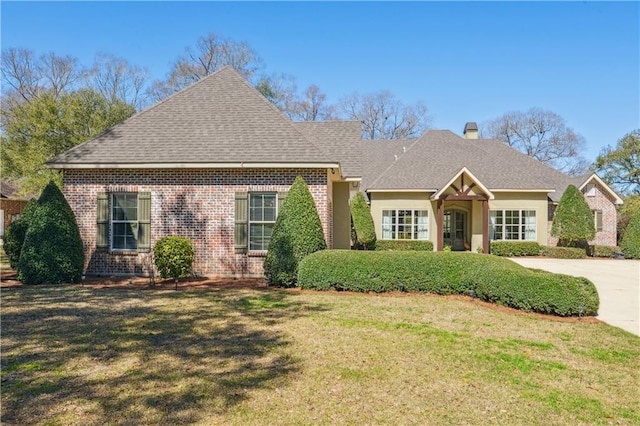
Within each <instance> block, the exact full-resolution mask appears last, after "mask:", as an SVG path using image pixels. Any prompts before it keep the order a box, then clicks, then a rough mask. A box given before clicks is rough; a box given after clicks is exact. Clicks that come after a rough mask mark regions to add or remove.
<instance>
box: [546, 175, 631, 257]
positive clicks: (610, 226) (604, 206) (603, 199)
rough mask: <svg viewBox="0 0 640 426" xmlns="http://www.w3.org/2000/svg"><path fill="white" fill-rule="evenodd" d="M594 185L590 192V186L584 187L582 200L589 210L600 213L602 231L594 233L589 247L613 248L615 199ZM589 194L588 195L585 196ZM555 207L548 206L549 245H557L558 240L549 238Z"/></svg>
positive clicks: (599, 186)
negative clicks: (594, 235)
mask: <svg viewBox="0 0 640 426" xmlns="http://www.w3.org/2000/svg"><path fill="white" fill-rule="evenodd" d="M592 182H593V183H594V190H593V191H592V192H589V191H590V185H586V186H585V187H584V188H583V189H582V193H583V194H584V196H585V197H584V199H585V200H586V201H587V204H588V205H589V208H590V209H591V210H601V211H602V231H600V232H597V233H596V237H595V239H593V241H589V244H590V245H602V246H615V245H616V242H617V240H616V238H617V237H616V232H617V227H618V212H617V210H616V201H615V199H614V198H613V197H612V196H611V195H610V194H609V193H608V192H607V191H606V190H605V189H604V188H603V187H602V186H601V185H600V184H598V183H596V182H595V181H592ZM588 192H589V194H590V195H587V193H588ZM556 207H557V206H555V205H551V204H550V205H549V227H548V230H549V231H548V232H549V245H550V246H555V245H558V239H557V238H555V237H552V236H551V225H552V222H553V215H554V213H555V210H556Z"/></svg>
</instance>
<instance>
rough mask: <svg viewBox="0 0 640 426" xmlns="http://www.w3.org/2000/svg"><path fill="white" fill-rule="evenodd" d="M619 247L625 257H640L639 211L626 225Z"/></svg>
mask: <svg viewBox="0 0 640 426" xmlns="http://www.w3.org/2000/svg"><path fill="white" fill-rule="evenodd" d="M620 249H621V250H622V253H623V254H624V257H626V258H627V259H640V212H639V213H636V214H635V215H634V216H633V217H632V218H631V221H630V222H629V224H628V225H627V229H626V230H625V231H624V237H622V242H621V243H620Z"/></svg>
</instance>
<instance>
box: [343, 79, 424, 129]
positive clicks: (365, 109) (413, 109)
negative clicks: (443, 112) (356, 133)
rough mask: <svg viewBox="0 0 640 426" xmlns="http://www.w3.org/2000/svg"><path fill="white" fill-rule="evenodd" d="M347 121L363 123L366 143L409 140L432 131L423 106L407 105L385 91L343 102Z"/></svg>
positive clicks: (354, 94)
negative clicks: (368, 140)
mask: <svg viewBox="0 0 640 426" xmlns="http://www.w3.org/2000/svg"><path fill="white" fill-rule="evenodd" d="M340 108H341V109H342V112H343V113H344V114H345V115H346V117H347V118H348V119H351V120H360V121H362V137H363V138H364V139H410V138H415V137H418V136H420V134H422V133H423V132H424V131H425V130H427V129H428V128H429V125H430V121H431V120H430V117H429V115H428V110H427V107H426V106H425V105H424V104H423V103H422V102H417V103H416V104H414V105H405V104H404V103H403V102H401V101H400V100H398V99H396V98H395V95H393V94H392V93H391V92H389V91H387V90H385V91H381V92H376V93H369V94H365V95H361V94H360V93H358V92H355V93H353V94H351V95H349V96H347V97H346V98H344V99H342V100H341V102H340Z"/></svg>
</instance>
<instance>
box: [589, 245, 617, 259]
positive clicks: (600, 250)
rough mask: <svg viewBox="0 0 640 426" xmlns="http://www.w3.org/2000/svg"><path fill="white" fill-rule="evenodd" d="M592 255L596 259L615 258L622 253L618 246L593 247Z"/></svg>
mask: <svg viewBox="0 0 640 426" xmlns="http://www.w3.org/2000/svg"><path fill="white" fill-rule="evenodd" d="M592 250H593V252H592V254H593V256H594V257H615V256H616V254H617V253H619V252H620V248H619V247H616V246H598V245H596V246H592Z"/></svg>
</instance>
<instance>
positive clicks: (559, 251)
mask: <svg viewBox="0 0 640 426" xmlns="http://www.w3.org/2000/svg"><path fill="white" fill-rule="evenodd" d="M540 254H541V255H543V256H545V257H552V258H555V259H583V258H585V257H587V251H586V250H585V249H583V248H576V247H547V246H543V247H542V250H541V252H540Z"/></svg>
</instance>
